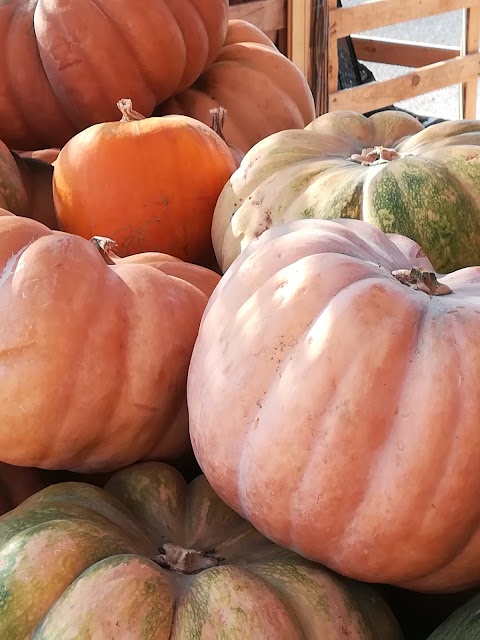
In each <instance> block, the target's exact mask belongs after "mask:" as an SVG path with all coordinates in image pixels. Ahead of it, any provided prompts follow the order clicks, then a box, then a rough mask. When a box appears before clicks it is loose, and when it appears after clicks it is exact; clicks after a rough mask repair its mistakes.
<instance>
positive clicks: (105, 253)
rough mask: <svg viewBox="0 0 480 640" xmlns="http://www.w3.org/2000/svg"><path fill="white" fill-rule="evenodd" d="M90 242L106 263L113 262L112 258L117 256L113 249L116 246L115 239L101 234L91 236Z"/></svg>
mask: <svg viewBox="0 0 480 640" xmlns="http://www.w3.org/2000/svg"><path fill="white" fill-rule="evenodd" d="M90 242H91V243H92V244H93V245H94V246H95V247H96V248H97V249H98V251H99V252H100V255H101V256H102V258H103V259H104V260H105V262H106V263H107V264H115V261H114V259H113V258H118V257H119V256H118V255H117V254H116V253H115V251H114V249H116V248H117V243H116V242H115V240H111V239H110V238H104V237H103V236H93V238H90Z"/></svg>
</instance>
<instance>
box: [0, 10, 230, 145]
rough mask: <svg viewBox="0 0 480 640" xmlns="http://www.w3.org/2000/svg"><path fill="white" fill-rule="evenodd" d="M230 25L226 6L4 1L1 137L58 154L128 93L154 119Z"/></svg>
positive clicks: (0, 17)
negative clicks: (55, 150)
mask: <svg viewBox="0 0 480 640" xmlns="http://www.w3.org/2000/svg"><path fill="white" fill-rule="evenodd" d="M227 21H228V0H175V1H173V2H172V1H171V0H168V1H166V0H143V1H142V2H138V1H137V2H129V1H128V0H116V2H114V3H112V2H111V1H109V0H84V1H83V2H71V1H70V0H55V1H54V2H46V1H45V0H11V1H10V2H1V3H0V35H1V42H2V50H1V53H0V139H3V140H4V142H5V143H6V144H7V145H8V146H10V147H11V148H13V149H20V150H32V149H43V148H46V147H61V146H62V145H63V144H65V142H67V141H68V140H69V139H70V138H71V137H72V136H73V135H74V134H76V133H77V132H78V131H80V130H82V129H84V128H86V127H88V126H90V125H92V124H95V123H98V122H105V121H108V120H111V119H112V118H114V117H115V104H116V102H117V100H119V99H120V98H121V97H122V96H124V95H130V96H131V97H132V98H133V100H134V102H135V104H136V105H137V107H138V108H139V109H141V111H142V113H145V114H147V115H150V114H151V113H152V111H153V109H154V107H155V105H156V104H158V103H159V102H162V101H163V100H165V99H167V98H168V97H169V96H171V95H172V94H173V93H175V92H177V91H182V90H184V89H185V88H187V87H188V86H190V85H191V84H192V82H194V81H195V80H196V79H197V78H198V76H199V75H200V74H201V73H202V71H203V70H204V69H206V68H207V67H208V66H209V65H210V64H211V63H212V62H213V60H214V59H215V57H216V56H217V54H218V52H219V51H220V49H221V47H222V43H223V41H224V38H225V33H226V30H227ZM19 69H22V72H21V73H19V71H18V70H19Z"/></svg>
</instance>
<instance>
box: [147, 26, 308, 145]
mask: <svg viewBox="0 0 480 640" xmlns="http://www.w3.org/2000/svg"><path fill="white" fill-rule="evenodd" d="M219 107H223V108H225V109H226V110H227V113H228V117H227V119H226V122H225V127H224V134H225V139H226V141H227V142H228V144H229V145H230V146H231V147H234V148H236V149H239V150H240V151H241V152H242V153H246V152H247V151H248V150H249V149H251V148H252V147H253V145H255V144H256V143H257V142H259V141H260V140H263V138H266V137H267V136H269V135H270V134H272V133H276V132H277V131H282V130H284V129H303V128H304V127H305V126H306V125H307V124H308V123H309V122H311V121H312V120H313V119H314V118H315V105H314V102H313V97H312V92H311V91H310V88H309V86H308V83H307V81H306V80H305V77H304V76H303V74H302V73H301V72H300V70H299V69H298V68H297V67H296V66H295V65H294V64H293V63H292V62H291V61H290V60H289V59H288V58H286V57H285V56H284V55H283V54H281V53H280V52H279V51H278V49H277V48H276V47H275V45H274V44H273V43H272V41H271V40H270V39H269V38H268V37H267V36H266V35H265V34H264V33H262V32H261V31H260V30H259V29H257V27H255V26H254V25H253V24H250V23H249V22H245V21H243V20H230V22H229V23H228V32H227V36H226V39H225V44H224V46H223V49H222V50H221V52H220V54H219V55H218V57H217V59H216V60H215V62H214V64H213V65H212V66H210V67H209V68H208V69H207V70H206V71H205V72H204V73H203V74H202V75H201V76H200V78H199V79H198V80H197V81H196V82H195V83H194V84H193V85H192V86H191V87H190V88H189V89H187V90H186V91H184V92H183V93H177V94H175V95H174V96H173V97H172V98H170V99H169V100H167V101H165V102H164V103H163V104H161V105H159V106H158V107H157V109H156V110H155V113H156V114H158V115H164V114H169V113H181V114H184V115H187V116H192V117H193V118H197V119H198V120H201V121H202V122H204V123H205V124H209V123H210V120H211V116H210V111H211V110H212V109H215V108H219Z"/></svg>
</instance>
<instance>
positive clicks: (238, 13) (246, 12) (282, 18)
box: [229, 0, 300, 31]
mask: <svg viewBox="0 0 480 640" xmlns="http://www.w3.org/2000/svg"><path fill="white" fill-rule="evenodd" d="M297 1H300V0H297ZM229 17H230V19H231V20H233V19H238V20H247V21H248V22H251V23H252V24H254V25H255V26H257V27H258V28H259V29H261V30H262V31H278V30H279V29H285V28H286V27H287V0H256V1H254V2H246V3H245V4H236V5H232V6H230V8H229Z"/></svg>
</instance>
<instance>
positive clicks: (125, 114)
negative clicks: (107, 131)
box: [117, 98, 145, 122]
mask: <svg viewBox="0 0 480 640" xmlns="http://www.w3.org/2000/svg"><path fill="white" fill-rule="evenodd" d="M117 107H118V108H119V109H120V113H121V114H122V119H121V120H120V122H133V121H134V120H145V116H144V115H142V114H141V113H139V112H138V111H135V109H134V108H133V103H132V101H131V100H130V98H122V99H121V100H119V101H118V102H117Z"/></svg>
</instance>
